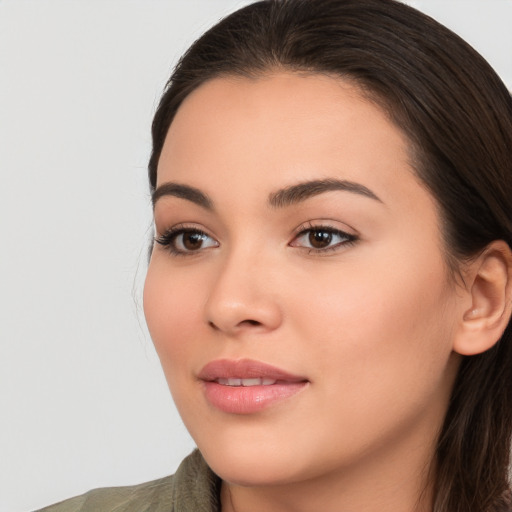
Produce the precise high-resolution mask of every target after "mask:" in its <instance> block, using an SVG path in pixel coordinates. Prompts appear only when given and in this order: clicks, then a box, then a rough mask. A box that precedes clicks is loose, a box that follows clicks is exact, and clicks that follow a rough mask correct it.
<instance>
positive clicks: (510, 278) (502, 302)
mask: <svg viewBox="0 0 512 512" xmlns="http://www.w3.org/2000/svg"><path fill="white" fill-rule="evenodd" d="M464 277H465V279H464V281H465V285H466V286H465V294H466V293H467V294H469V301H465V306H464V311H462V315H461V320H460V323H459V329H458V330H457V333H456V336H455V339H454V344H453V349H454V351H455V352H458V353H459V354H461V355H467V356H470V355H475V354H480V353H482V352H485V351H486V350H488V349H490V348H491V347H492V346H494V345H495V344H496V343H497V342H498V341H499V339H500V338H501V336H502V335H503V332H504V331H505V329H506V327H507V325H508V323H509V321H510V316H511V314H512V251H511V250H510V247H509V246H508V245H507V244H506V243H505V242H504V241H503V240H496V241H494V242H492V243H491V244H489V245H488V246H487V247H486V248H485V250H484V251H483V252H482V253H481V254H480V255H479V256H478V257H477V258H476V259H474V260H473V261H471V263H470V264H469V265H468V267H467V268H466V271H465V272H464ZM468 303H469V304H470V307H467V304H468Z"/></svg>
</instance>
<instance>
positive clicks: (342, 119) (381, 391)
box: [47, 0, 512, 512]
mask: <svg viewBox="0 0 512 512" xmlns="http://www.w3.org/2000/svg"><path fill="white" fill-rule="evenodd" d="M511 162H512V100H511V97H510V94H509V92H508V91H507V90H506V88H505V86H504V85H503V84H502V83H501V81H500V80H499V79H498V78H497V76H496V75H495V73H494V72H493V71H492V69H491V68H490V67H489V66H488V64H487V63H486V62H485V61H484V60H483V59H482V58H481V57H480V56H479V55H478V54H476V53H475V52H474V50H472V49H471V48H470V47H469V46H468V45H467V44H465V43H464V42H463V41H462V40H460V39H459V38H458V37H457V36H455V35H454V34H452V33H451V32H449V31H448V30H447V29H445V28H444V27H442V26H440V25H439V24H437V23H436V22H434V21H433V20H431V19H430V18H428V17H426V16H424V15H422V14H420V13H418V12H417V11H415V10H414V9H412V8H410V7H407V6H405V5H403V4H400V3H397V2H395V1H393V0H344V1H341V0H315V1H313V0H277V1H264V2H258V3H255V4H252V5H250V6H248V7H246V8H243V9H241V10H239V11H238V12H236V13H234V14H232V15H231V16H229V17H228V18H226V19H225V20H223V21H221V22H220V23H219V24H218V25H216V26H215V27H213V28H212V29H211V30H209V31H208V32H207V33H206V34H205V35H204V36H203V37H202V38H200V39H199V40H198V41H197V42H196V43H195V44H194V45H193V46H192V47H191V48H190V50H189V51H188V52H187V53H186V54H185V56H184V57H183V58H182V60H181V61H180V63H179V64H178V66H177V68H176V70H175V71H174V73H173V75H172V76H171V79H170V81H169V83H168V87H167V89H166V91H165V93H164V95H163V97H162V100H161V102H160V105H159V107H158V110H157V112H156V115H155V118H154V122H153V152H152V156H151V159H150V163H149V179H150V186H151V191H152V197H153V205H154V217H155V244H154V246H153V247H152V253H151V259H150V263H149V268H148V274H147V279H146V286H145V291H144V309H145V314H146V319H147V322H148V327H149V330H150V332H151V335H152V338H153V341H154V343H155V346H156V349H157V351H158V353H159V356H160V359H161V362H162V366H163V369H164V372H165V374H166V377H167V380H168V383H169V387H170V390H171V392H172V394H173V398H174V400H175V402H176V404H177V407H178V409H179V411H180V414H181V415H182V418H183V420H184V422H185V424H186V426H187V428H188V430H189V431H190V433H191V434H192V437H193V438H194V440H195V441H196V443H197V446H198V448H199V451H198V452H195V453H194V454H193V455H191V456H190V457H189V458H187V459H186V460H185V461H184V462H183V464H182V465H181V466H180V468H179V470H178V472H177V473H176V475H174V476H173V477H168V478H165V479H162V480H159V481H156V482H150V483H148V484H143V485H141V486H135V487H130V488H118V489H106V490H105V489H104V490H99V491H93V492H91V493H89V494H87V495H85V496H82V497H79V498H75V499H74V500H70V501H68V502H63V503H61V504H60V505H56V506H54V507H50V508H49V509H47V510H51V511H61V510H62V511H63V510H81V511H88V510H151V511H153V510H154V511H160V510H176V511H177V510H180V511H182V510H205V511H206V510H208V511H217V510H221V511H222V512H232V511H237V512H245V511H252V510H269V511H281V510H287V511H302V510H323V511H345V510H346V511H353V510H357V511H376V510H378V511H381V512H382V511H388V510H389V511H391V510H393V511H395V512H400V511H403V512H405V511H407V512H410V511H413V510H414V511H420V512H424V511H433V512H441V511H442V512H469V511H471V512H473V511H482V512H498V511H500V512H501V511H509V510H511V503H510V489H509V482H508V467H509V453H510V434H511V432H512V396H511V385H510V382H512V347H511V344H512V340H511V334H510V329H511V328H510V326H509V323H510V317H511V310H512V253H511V249H510V246H511V244H512V206H511V205H510V201H509V198H510V197H512V169H511V165H512V164H511Z"/></svg>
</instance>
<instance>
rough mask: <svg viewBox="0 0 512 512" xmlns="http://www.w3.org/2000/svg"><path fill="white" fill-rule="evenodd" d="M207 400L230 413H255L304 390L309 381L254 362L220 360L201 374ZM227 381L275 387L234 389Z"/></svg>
mask: <svg viewBox="0 0 512 512" xmlns="http://www.w3.org/2000/svg"><path fill="white" fill-rule="evenodd" d="M198 378H199V379H200V380H201V381H202V382H203V389H204V394H205V397H206V400H207V401H208V402H209V403H210V404H211V405H213V406H214V407H215V408H217V409H219V410H221V411H223V412H226V413H231V414H254V413H257V412H260V411H263V410H264V409H267V408H268V407H270V406H272V405H275V404H276V403H279V402H282V401H283V400H286V399H288V398H290V397H292V396H294V395H296V394H297V393H298V392H300V391H301V390H303V389H304V388H305V387H306V386H307V384H308V382H309V381H308V379H306V378H305V377H302V376H300V375H294V374H291V373H289V372H287V371H285V370H282V369H281V368H277V367H276V366H272V365H269V364H266V363H262V362H260V361H254V360H251V359H239V360H231V359H218V360H215V361H211V362H210V363H208V364H206V365H205V366H204V367H203V368H202V370H201V371H200V372H199V375H198ZM227 379H262V380H263V379H265V380H266V381H267V382H268V381H274V382H273V383H272V384H266V385H263V384H260V385H251V386H243V385H241V386H233V385H227V384H225V383H222V384H221V383H220V382H219V380H221V381H223V382H224V381H226V380H227Z"/></svg>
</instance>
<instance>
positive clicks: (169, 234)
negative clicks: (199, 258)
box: [155, 224, 218, 256]
mask: <svg viewBox="0 0 512 512" xmlns="http://www.w3.org/2000/svg"><path fill="white" fill-rule="evenodd" d="M186 234H189V235H198V236H199V237H201V238H202V239H203V240H204V239H205V238H209V239H211V240H214V239H213V238H212V237H211V236H210V235H208V233H206V232H204V231H203V230H201V229H198V228H195V227H187V226H184V225H181V224H180V225H177V226H174V227H172V228H171V229H168V230H167V231H165V232H164V233H162V234H161V235H160V236H157V237H155V242H156V243H157V244H160V245H162V246H163V247H165V248H166V250H167V251H169V252H170V253H171V255H173V256H194V255H195V254H197V253H199V252H200V251H199V250H197V251H194V250H188V251H187V250H183V249H178V248H177V247H176V239H177V238H178V237H179V236H180V235H186ZM215 243H216V244H217V246H218V242H216V241H215ZM182 244H183V241H182ZM199 249H203V250H204V249H205V248H202V247H200V248H199Z"/></svg>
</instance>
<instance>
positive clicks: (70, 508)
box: [37, 450, 220, 512]
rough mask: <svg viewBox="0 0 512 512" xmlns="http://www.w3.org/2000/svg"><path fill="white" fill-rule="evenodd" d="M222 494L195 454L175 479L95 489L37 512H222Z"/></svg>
mask: <svg viewBox="0 0 512 512" xmlns="http://www.w3.org/2000/svg"><path fill="white" fill-rule="evenodd" d="M219 492H220V479H219V478H218V477H217V476H216V475H215V474H214V473H213V472H212V470H211V469H210V468H209V467H208V466H207V465H206V462H205V461H204V459H203V457H202V456H201V454H200V453H199V451H197V450H196V451H194V452H193V453H192V454H191V455H189V456H188V457H187V458H186V459H185V460H184V461H183V462H182V463H181V465H180V467H179V468H178V470H177V471H176V473H175V474H174V475H172V476H166V477H164V478H160V479H159V480H153V481H152V482H146V483H144V484H140V485H132V486H128V487H108V488H105V489H95V490H93V491H89V492H88V493H86V494H83V495H82V496H77V497H76V498H71V499H69V500H65V501H61V502H60V503H57V504H55V505H51V506H49V507H46V508H43V509H40V510H39V511H37V512H219V511H220V504H219V503H220V501H219Z"/></svg>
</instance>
